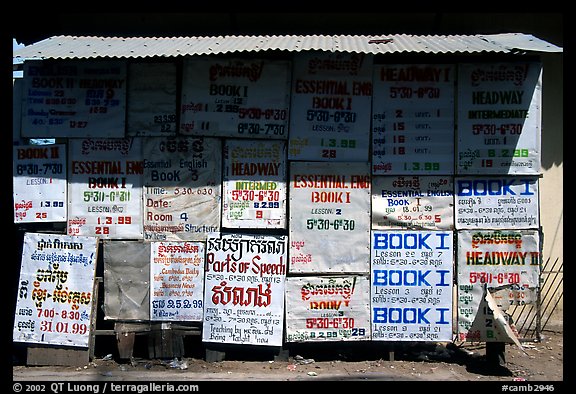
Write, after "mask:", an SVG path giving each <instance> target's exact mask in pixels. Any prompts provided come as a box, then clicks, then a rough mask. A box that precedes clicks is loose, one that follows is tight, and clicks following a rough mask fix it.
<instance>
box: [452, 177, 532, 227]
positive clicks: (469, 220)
mask: <svg viewBox="0 0 576 394" xmlns="http://www.w3.org/2000/svg"><path fill="white" fill-rule="evenodd" d="M454 182H455V209H454V211H455V213H454V216H455V219H456V220H455V222H456V228H457V229H473V228H479V229H507V228H508V229H509V228H514V229H528V228H538V227H539V226H540V220H539V218H540V215H539V201H538V199H539V196H538V177H534V176H514V177H512V176H506V177H494V176H492V177H473V178H461V177H457V178H455V180H454Z"/></svg>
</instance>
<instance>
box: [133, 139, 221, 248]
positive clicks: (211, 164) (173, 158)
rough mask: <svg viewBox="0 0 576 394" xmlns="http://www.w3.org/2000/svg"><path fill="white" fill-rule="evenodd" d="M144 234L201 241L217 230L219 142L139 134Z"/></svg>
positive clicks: (151, 237) (147, 238)
mask: <svg viewBox="0 0 576 394" xmlns="http://www.w3.org/2000/svg"><path fill="white" fill-rule="evenodd" d="M143 144H144V147H143V150H144V157H145V159H144V162H143V163H144V164H143V166H144V175H143V179H144V186H145V187H144V194H145V195H144V197H145V202H144V240H145V241H192V240H193V241H204V240H206V237H207V234H208V233H211V232H215V231H219V230H220V202H221V192H220V188H221V183H222V173H221V169H222V160H221V146H222V145H221V142H220V140H219V139H217V138H204V137H164V138H163V137H150V138H146V139H144V142H143Z"/></svg>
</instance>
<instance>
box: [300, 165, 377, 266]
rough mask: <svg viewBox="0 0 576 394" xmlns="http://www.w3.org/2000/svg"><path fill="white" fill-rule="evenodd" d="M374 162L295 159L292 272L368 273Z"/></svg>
mask: <svg viewBox="0 0 576 394" xmlns="http://www.w3.org/2000/svg"><path fill="white" fill-rule="evenodd" d="M370 184H371V182H370V167H369V165H368V163H321V162H292V163H290V224H289V227H290V228H289V235H290V272H291V273H295V272H309V273H330V272H339V273H344V272H346V273H350V272H358V273H367V272H368V271H369V269H370V268H369V266H368V259H369V256H370Z"/></svg>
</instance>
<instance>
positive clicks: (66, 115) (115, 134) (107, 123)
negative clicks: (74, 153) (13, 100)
mask: <svg viewBox="0 0 576 394" xmlns="http://www.w3.org/2000/svg"><path fill="white" fill-rule="evenodd" d="M23 76H24V77H23V82H24V86H23V89H22V91H23V92H24V94H23V95H22V133H21V134H22V137H29V138H42V137H44V138H55V137H62V138H67V137H68V138H85V137H95V138H121V137H124V133H125V129H126V121H125V119H126V61H124V60H94V59H90V60H89V61H85V60H78V61H70V60H64V61H60V60H44V61H42V60H38V61H26V62H24V73H23Z"/></svg>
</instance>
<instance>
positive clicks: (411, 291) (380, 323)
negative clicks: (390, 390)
mask: <svg viewBox="0 0 576 394" xmlns="http://www.w3.org/2000/svg"><path fill="white" fill-rule="evenodd" d="M452 239H453V233H452V232H451V231H447V232H443V231H407V230H403V231H372V253H371V260H372V264H371V278H372V286H371V290H370V295H371V301H372V302H371V322H372V339H373V340H384V341H386V340H387V341H451V340H452V277H453V274H452V259H453V246H452V243H453V242H452Z"/></svg>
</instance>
